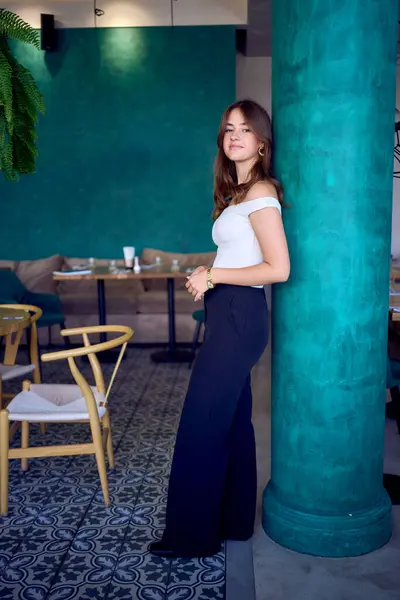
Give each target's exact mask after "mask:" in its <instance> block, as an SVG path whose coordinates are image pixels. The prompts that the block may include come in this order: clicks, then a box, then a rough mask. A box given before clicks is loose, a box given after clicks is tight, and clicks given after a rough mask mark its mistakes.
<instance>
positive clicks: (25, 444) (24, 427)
mask: <svg viewBox="0 0 400 600" xmlns="http://www.w3.org/2000/svg"><path fill="white" fill-rule="evenodd" d="M21 448H24V449H25V448H29V423H28V421H22V422H21ZM21 469H22V471H27V470H28V459H27V458H21Z"/></svg>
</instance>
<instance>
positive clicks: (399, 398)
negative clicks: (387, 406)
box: [390, 385, 400, 434]
mask: <svg viewBox="0 0 400 600" xmlns="http://www.w3.org/2000/svg"><path fill="white" fill-rule="evenodd" d="M390 396H391V398H392V402H393V413H394V418H395V419H396V425H397V431H398V432H399V434H400V390H399V388H398V386H397V385H395V386H394V387H392V388H390Z"/></svg>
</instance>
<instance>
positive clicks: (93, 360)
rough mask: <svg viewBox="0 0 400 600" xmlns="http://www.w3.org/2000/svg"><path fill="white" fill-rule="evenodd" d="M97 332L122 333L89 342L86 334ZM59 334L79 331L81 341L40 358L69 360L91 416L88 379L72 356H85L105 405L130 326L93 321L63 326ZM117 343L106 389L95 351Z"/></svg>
mask: <svg viewBox="0 0 400 600" xmlns="http://www.w3.org/2000/svg"><path fill="white" fill-rule="evenodd" d="M98 333H120V334H122V335H120V336H118V337H115V338H113V339H110V340H108V341H107V342H100V343H96V344H91V343H90V339H89V336H90V335H91V334H98ZM61 335H63V336H68V337H72V336H74V335H82V338H83V344H84V345H83V346H81V347H79V348H70V349H68V350H61V351H59V352H49V353H46V354H42V361H43V362H49V361H53V360H63V359H67V360H68V364H69V368H70V370H71V373H72V376H73V378H74V379H75V381H76V383H77V384H78V385H79V387H80V389H81V392H82V394H83V396H84V397H85V398H86V401H87V405H88V411H89V415H90V416H91V418H92V416H94V411H95V410H96V407H95V400H94V396H93V393H92V390H91V388H90V386H89V384H88V382H87V381H86V379H85V377H84V376H83V374H82V373H81V371H80V370H79V369H78V366H77V364H76V361H75V358H77V357H79V356H87V357H88V358H89V362H90V366H91V367H92V372H93V376H94V380H95V382H96V388H97V390H98V391H99V392H102V393H104V394H105V400H104V405H105V404H107V401H108V397H109V395H110V391H111V388H112V385H113V383H114V380H115V377H116V375H117V372H118V369H119V366H120V364H121V360H122V357H123V355H124V352H125V350H126V346H127V344H128V342H129V340H130V339H131V338H132V336H133V329H131V328H130V327H126V326H125V325H96V326H93V327H77V328H74V329H63V330H62V331H61ZM118 347H121V350H120V352H119V355H118V358H117V360H116V364H115V367H114V370H113V373H112V375H111V379H110V382H109V385H108V388H107V391H106V388H105V384H104V377H103V372H102V369H101V365H100V362H99V359H98V358H97V356H96V355H97V354H98V353H100V352H104V351H105V350H111V349H112V348H118Z"/></svg>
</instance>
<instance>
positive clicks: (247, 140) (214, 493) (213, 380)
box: [150, 100, 290, 558]
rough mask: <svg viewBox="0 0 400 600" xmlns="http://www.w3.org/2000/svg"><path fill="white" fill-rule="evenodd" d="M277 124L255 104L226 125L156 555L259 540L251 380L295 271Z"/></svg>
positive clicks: (234, 109)
mask: <svg viewBox="0 0 400 600" xmlns="http://www.w3.org/2000/svg"><path fill="white" fill-rule="evenodd" d="M271 137H272V136H271V122H270V119H269V116H268V114H267V112H266V111H265V110H264V109H263V108H262V107H261V106H259V105H258V104H256V103H255V102H252V101H249V100H244V101H241V102H236V103H235V104H232V105H231V106H230V107H229V108H228V109H227V110H226V111H225V114H224V115H223V117H222V122H221V126H220V130H219V133H218V155H217V158H216V162H215V185H214V202H215V207H214V215H213V216H214V221H215V222H214V227H213V239H214V242H215V243H216V245H217V246H218V251H217V256H216V259H215V262H214V265H213V267H212V268H211V269H207V267H204V266H203V267H199V268H198V269H196V271H195V272H194V273H193V274H192V275H191V276H190V277H189V279H188V282H187V284H186V287H187V289H188V291H189V293H190V294H192V296H193V298H194V300H195V301H198V300H200V299H201V298H202V297H203V296H204V299H205V310H206V333H205V341H204V343H203V345H202V347H201V349H200V351H199V354H198V357H197V359H196V362H195V364H194V368H193V372H192V377H191V380H190V384H189V389H188V392H187V396H186V400H185V404H184V407H183V411H182V416H181V421H180V425H179V430H178V434H177V439H176V445H175V452H174V457H173V462H172V469H171V476H170V483H169V493H168V504H167V514H166V528H165V531H164V534H163V537H162V540H161V541H158V542H154V543H153V544H151V546H150V550H151V552H152V553H153V554H155V555H157V556H163V557H169V558H177V557H196V556H211V555H213V554H215V553H217V552H219V551H220V549H221V541H223V540H247V539H249V538H250V537H251V536H252V535H253V528H254V519H255V510H256V493H257V482H256V453H255V440H254V430H253V425H252V422H251V412H252V398H251V387H250V373H251V370H252V368H253V367H254V365H255V364H256V363H257V361H258V360H259V358H260V357H261V355H262V354H263V352H264V350H265V347H266V345H267V342H268V313H267V305H266V298H265V293H264V288H263V286H264V285H265V284H271V283H276V282H283V281H286V280H287V279H288V277H289V271H290V265H289V255H288V249H287V244H286V238H285V233H284V229H283V224H282V218H281V200H282V192H281V187H280V185H279V183H278V182H277V181H276V180H274V179H273V178H272V177H271V150H272V140H271Z"/></svg>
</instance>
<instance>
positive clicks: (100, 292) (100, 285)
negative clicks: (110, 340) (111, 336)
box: [97, 279, 107, 343]
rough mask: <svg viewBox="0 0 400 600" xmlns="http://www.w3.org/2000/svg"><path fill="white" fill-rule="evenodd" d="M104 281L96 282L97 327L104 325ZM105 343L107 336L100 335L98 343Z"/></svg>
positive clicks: (104, 334)
mask: <svg viewBox="0 0 400 600" xmlns="http://www.w3.org/2000/svg"><path fill="white" fill-rule="evenodd" d="M104 287H105V286H104V279H98V280H97V305H98V310H99V325H106V294H105V290H104ZM106 341H107V334H106V333H104V332H102V333H100V342H101V343H103V342H106Z"/></svg>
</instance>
